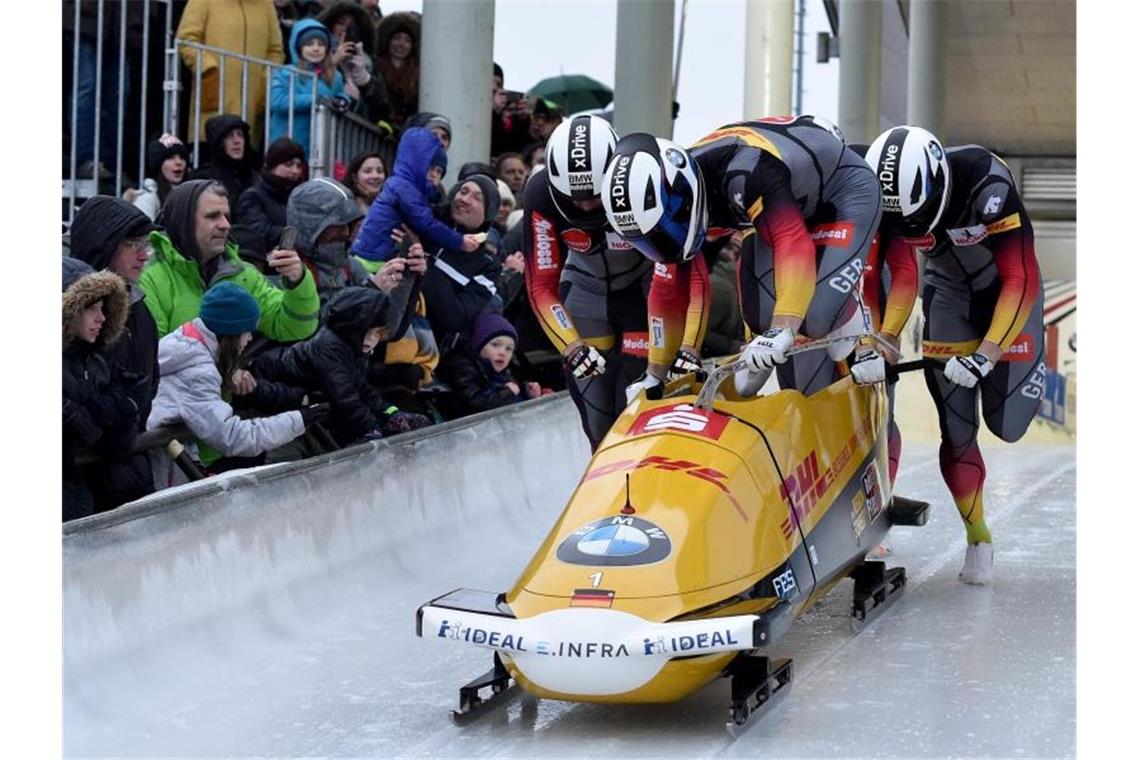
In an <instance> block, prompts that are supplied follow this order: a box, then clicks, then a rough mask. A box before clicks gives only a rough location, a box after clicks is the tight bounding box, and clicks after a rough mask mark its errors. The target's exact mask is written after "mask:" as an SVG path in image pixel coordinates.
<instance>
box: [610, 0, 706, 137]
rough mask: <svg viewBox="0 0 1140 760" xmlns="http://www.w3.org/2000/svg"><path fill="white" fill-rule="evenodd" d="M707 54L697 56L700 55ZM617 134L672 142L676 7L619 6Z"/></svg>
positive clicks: (642, 1) (623, 1)
mask: <svg viewBox="0 0 1140 760" xmlns="http://www.w3.org/2000/svg"><path fill="white" fill-rule="evenodd" d="M703 52H704V51H700V52H698V55H700V54H702V53H703ZM615 69H616V71H615V72H614V131H616V132H617V133H618V137H622V136H624V135H627V134H629V133H630V132H649V133H650V134H653V135H656V136H657V137H667V138H672V137H673V3H672V2H671V0H656V1H655V2H648V1H647V0H618V4H617V56H616V61H615Z"/></svg>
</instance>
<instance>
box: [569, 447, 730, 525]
mask: <svg viewBox="0 0 1140 760" xmlns="http://www.w3.org/2000/svg"><path fill="white" fill-rule="evenodd" d="M645 468H652V469H655V470H670V471H673V472H680V473H682V474H684V475H688V476H689V477H691V478H697V479H699V480H703V481H705V482H706V483H712V484H713V485H714V486H716V488H717V489H718V490H719V491H721V492H722V493H723V494H724V495H725V496H727V497H728V500H729V501H731V502H732V506H734V507H736V511H737V512H739V513H740V517H741V518H743V519H744V520H747V519H748V513H747V512H745V511H744V509H743V508H742V507H741V506H740V502H738V501H737V500H736V497H735V496H733V495H732V492H731V491H729V490H728V476H727V475H725V474H724V473H723V472H721V471H719V470H714V469H713V468H711V467H702V466H701V465H700V464H698V463H696V462H690V461H688V460H686V459H670V458H669V457H663V456H657V455H654V456H648V457H646V458H645V459H641V460H634V459H621V460H618V461H617V462H610V463H609V464H606V465H602V466H601V467H598V468H596V469H593V470H591V471H590V472H588V473H586V476H585V477H583V478H582V482H583V483H585V482H587V481H590V480H595V479H597V478H600V477H602V476H604V475H612V474H613V473H615V472H631V471H633V470H641V469H645Z"/></svg>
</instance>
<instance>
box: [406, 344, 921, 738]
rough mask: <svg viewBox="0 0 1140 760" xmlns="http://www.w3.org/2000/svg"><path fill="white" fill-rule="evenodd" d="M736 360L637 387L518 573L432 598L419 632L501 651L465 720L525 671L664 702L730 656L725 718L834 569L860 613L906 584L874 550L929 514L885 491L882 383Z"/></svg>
mask: <svg viewBox="0 0 1140 760" xmlns="http://www.w3.org/2000/svg"><path fill="white" fill-rule="evenodd" d="M819 343H822V342H817V344H819ZM808 347H811V344H809V345H808V346H805V347H803V348H808ZM799 350H802V349H800V348H797V349H793V351H797V352H798V351H799ZM741 366H742V365H741V364H740V362H739V361H736V362H732V363H729V364H726V365H724V366H722V367H719V368H717V369H715V370H713V371H712V372H711V373H710V374H709V376H708V378H707V379H706V380H705V382H704V383H700V382H699V381H698V380H697V378H696V377H695V376H693V375H688V376H686V377H685V378H682V379H681V380H678V381H675V382H673V383H671V384H670V385H669V386H668V389H667V392H666V396H665V398H663V399H661V400H657V401H650V400H648V399H647V398H646V397H645V395H644V394H642V395H641V396H640V397H639V398H638V399H636V400H635V401H634V402H633V403H632V404H630V405H629V407H628V408H627V409H626V410H625V412H624V413H623V414H622V416H621V417H619V418H618V419H617V421H616V422H615V423H614V425H613V427H612V428H611V430H610V432H609V434H608V435H607V436H606V438H605V439H604V440H603V441H602V444H601V445H600V446H599V447H598V449H597V451H596V452H595V454H594V456H593V458H592V459H591V461H590V463H589V465H588V466H587V468H586V471H585V474H584V475H583V476H582V479H581V481H580V482H579V484H578V486H577V488H576V489H575V491H574V493H573V494H572V496H571V497H570V500H569V503H568V504H567V505H566V507H565V509H564V510H563V512H562V514H561V516H560V517H559V518H558V520H557V522H556V523H555V524H554V527H553V528H552V529H551V531H550V533H549V535H547V537H546V540H545V541H543V543H542V545H541V546H539V548H538V550H537V551H536V552H535V554H534V557H533V559H532V560H531V561H530V564H529V565H527V567H526V568H525V569H524V570H523V572H522V574H521V576H520V577H519V579H518V580H517V581H516V582H515V584H514V586H513V587H511V588H510V589H509V590H508V591H506V592H505V593H494V592H487V591H475V590H471V589H457V590H456V591H453V592H451V593H449V594H445V595H443V596H441V597H439V598H437V599H433V600H432V601H430V602H428V603H427V604H424V605H423V606H421V607H420V608H419V610H418V611H417V613H416V632H417V634H418V635H420V636H422V637H425V638H441V639H448V640H451V641H455V642H460V643H464V644H469V645H475V646H478V647H483V648H485V649H489V650H492V652H493V658H492V667H491V669H490V670H489V671H488V672H487V673H485V674H484V675H483V676H480V677H479V678H476V679H475V680H473V681H471V682H470V683H468V684H467V685H466V686H464V687H463V688H461V690H460V706H459V710H457V711H455V712H453V713H452V716H453V718H454V720H455V721H456V722H458V723H463V722H466V721H467V720H470V719H471V718H472V717H474V716H476V715H478V714H480V713H481V712H484V711H486V709H488V708H490V707H493V706H494V705H495V704H497V703H500V702H502V701H504V700H506V699H509V698H510V697H511V696H512V695H513V694H517V693H518V688H517V687H521V688H522V689H524V690H525V691H527V692H529V693H530V694H532V695H534V696H537V697H540V698H551V699H560V700H570V701H582V702H638V703H643V702H668V701H673V700H677V699H681V698H682V697H685V696H686V695H688V694H691V693H692V692H694V691H696V690H698V689H700V688H702V687H703V686H705V685H706V684H708V683H709V682H711V681H713V680H715V679H717V678H718V677H721V676H727V677H729V678H730V679H731V705H730V710H731V722H730V723H729V726H730V729H732V727H733V726H740V725H744V724H745V723H747V722H748V721H749V719H750V717H752V716H754V715H755V714H757V713H758V712H759V710H760V708H764V707H766V706H768V705H769V704H770V703H771V700H772V699H773V697H775V696H777V695H779V694H780V693H781V692H782V691H784V690H785V689H786V688H787V687H788V686H789V685H790V683H791V680H792V662H791V660H788V659H782V658H776V657H774V656H769V654H768V652H769V651H770V648H771V646H772V645H773V644H775V643H776V642H778V641H779V640H780V638H781V637H782V636H783V635H784V633H785V632H786V631H787V630H788V628H789V627H790V626H791V624H792V622H793V621H794V620H795V619H796V618H797V617H798V616H799V615H800V614H801V613H802V612H804V611H805V610H807V609H808V608H809V607H810V606H811V605H812V604H813V603H815V602H816V601H817V600H818V599H820V598H821V597H822V596H824V595H825V594H826V593H827V592H828V591H830V590H831V589H832V588H833V587H834V586H836V585H837V584H838V583H839V582H840V581H842V580H843V579H845V578H847V577H853V578H854V580H855V583H854V600H853V603H852V625H853V627H855V629H856V630H858V629H859V628H860V627H861V626H862V625H865V624H866V623H867V622H868V621H869V620H870V619H872V618H873V617H874V616H875V615H876V614H878V613H879V612H881V611H882V610H883V609H885V608H886V606H887V605H889V604H890V603H891V602H893V601H894V600H895V599H896V598H897V597H898V595H899V594H900V592H901V591H902V590H903V588H904V586H905V583H906V572H905V570H904V569H903V568H897V567H896V568H890V569H887V568H886V566H885V565H884V563H882V562H869V561H866V560H865V559H864V557H865V555H866V554H867V552H868V551H869V550H870V549H873V548H874V547H875V546H877V545H878V543H879V542H881V541H882V540H883V538H884V537H885V536H886V534H887V531H888V530H889V528H890V527H891V525H893V524H910V525H921V524H923V523H924V522H925V520H926V513H927V505H926V504H924V503H923V502H912V501H909V500H907V502H906V504H905V506H903V505H902V504H901V500H900V504H896V505H892V498H891V496H892V495H891V490H890V489H891V486H890V482H889V478H888V469H887V468H888V460H887V397H886V388H885V384H884V383H876V384H874V385H869V386H857V385H855V384H854V383H853V381H852V379H851V378H850V377H843V378H841V379H840V380H838V381H836V382H835V383H833V384H831V385H830V386H828V387H826V388H824V389H822V390H820V391H819V392H817V393H815V394H813V395H811V396H809V397H805V396H804V395H803V394H801V393H800V392H799V391H796V390H781V391H778V392H776V393H773V394H770V395H767V396H760V397H756V398H748V399H741V398H739V397H736V396H735V393H733V392H732V391H731V390H729V388H730V387H731V382H729V383H728V384H727V385H726V386H725V388H724V394H723V395H721V394H718V388H719V387H720V385H721V383H722V382H723V381H724V380H726V379H730V378H731V377H732V374H733V373H734V372H735V370H736V369H738V368H740V367H741Z"/></svg>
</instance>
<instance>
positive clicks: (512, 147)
mask: <svg viewBox="0 0 1140 760" xmlns="http://www.w3.org/2000/svg"><path fill="white" fill-rule="evenodd" d="M494 67H495V69H494V74H493V75H492V77H491V155H492V156H498V155H500V154H502V153H521V152H522V150H523V148H524V147H526V145H527V143H529V142H530V103H528V102H527V99H526V96H525V95H523V93H521V92H518V91H517V90H506V89H504V88H503V67H502V66H500V65H499V64H497V63H496V64H494ZM515 192H517V191H515Z"/></svg>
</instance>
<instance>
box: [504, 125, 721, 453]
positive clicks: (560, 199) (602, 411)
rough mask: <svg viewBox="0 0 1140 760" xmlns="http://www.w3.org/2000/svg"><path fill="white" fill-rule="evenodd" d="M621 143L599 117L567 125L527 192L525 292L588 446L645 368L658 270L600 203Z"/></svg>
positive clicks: (553, 138) (597, 441) (593, 444)
mask: <svg viewBox="0 0 1140 760" xmlns="http://www.w3.org/2000/svg"><path fill="white" fill-rule="evenodd" d="M615 142H616V138H615V136H614V133H613V130H612V129H611V128H610V126H609V124H608V123H607V122H606V121H605V120H603V119H601V118H599V117H596V116H578V117H575V118H573V119H570V120H567V121H564V122H563V123H562V124H561V125H560V126H559V127H558V129H556V130H555V131H554V133H553V134H552V135H551V137H550V140H549V141H548V143H547V160H546V168H545V169H543V170H541V171H539V172H538V173H537V174H535V175H534V176H533V177H532V178H531V179H530V180H529V181H528V182H527V185H526V188H525V189H524V191H523V193H524V196H523V208H524V213H523V221H522V223H523V225H524V229H523V248H522V250H523V255H524V259H525V274H526V287H527V294H528V296H529V298H530V303H531V308H532V309H533V311H534V314H535V316H536V317H537V318H538V322H539V324H540V325H542V328H543V330H544V331H545V332H546V334H547V336H548V337H549V338H550V341H551V343H553V344H554V346H555V348H557V349H558V350H559V351H560V352H561V353H562V356H563V358H564V361H565V364H566V373H567V386H568V387H569V389H570V393H571V397H572V398H573V399H574V403H575V404H576V405H577V407H578V412H579V414H580V415H581V417H582V428H583V430H584V431H585V433H586V437H587V438H588V439H589V441H590V446H591V449H596V448H597V447H598V444H600V443H601V441H602V438H603V437H605V434H606V433H607V432H608V431H609V429H610V426H611V425H612V424H613V422H614V420H615V419H617V417H618V415H620V414H621V412H622V410H623V409H625V406H626V400H625V388H626V386H628V385H629V384H630V383H631V382H633V381H634V380H635V379H636V378H637V377H638V376H639V375H641V374H642V373H643V372H644V371H645V362H646V358H647V356H648V336H647V332H646V295H647V293H648V291H649V285H650V280H651V278H652V273H653V266H652V264H651V263H650V262H649V261H647V260H646V259H645V257H643V256H642V255H641V254H640V253H638V252H637V251H636V250H634V248H633V246H632V245H630V244H629V243H628V242H626V241H625V240H622V238H621V237H620V236H618V235H616V234H615V233H614V232H613V230H612V229H611V228H610V227H609V225H608V224H607V223H606V219H605V215H604V213H603V212H602V209H601V201H600V200H599V199H598V189H599V188H600V187H601V178H602V173H603V171H604V168H605V162H606V160H607V159H608V158H609V157H610V155H612V153H613V148H614V143H615ZM705 289H706V290H707V278H706V282H705ZM693 300H694V302H695V303H697V304H703V303H706V302H707V297H704V298H703V299H702V297H701V294H700V293H698V294H697V297H696V298H694V299H693ZM706 322H707V319H706ZM693 340H694V342H696V341H698V340H699V338H698V337H694V338H693Z"/></svg>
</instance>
